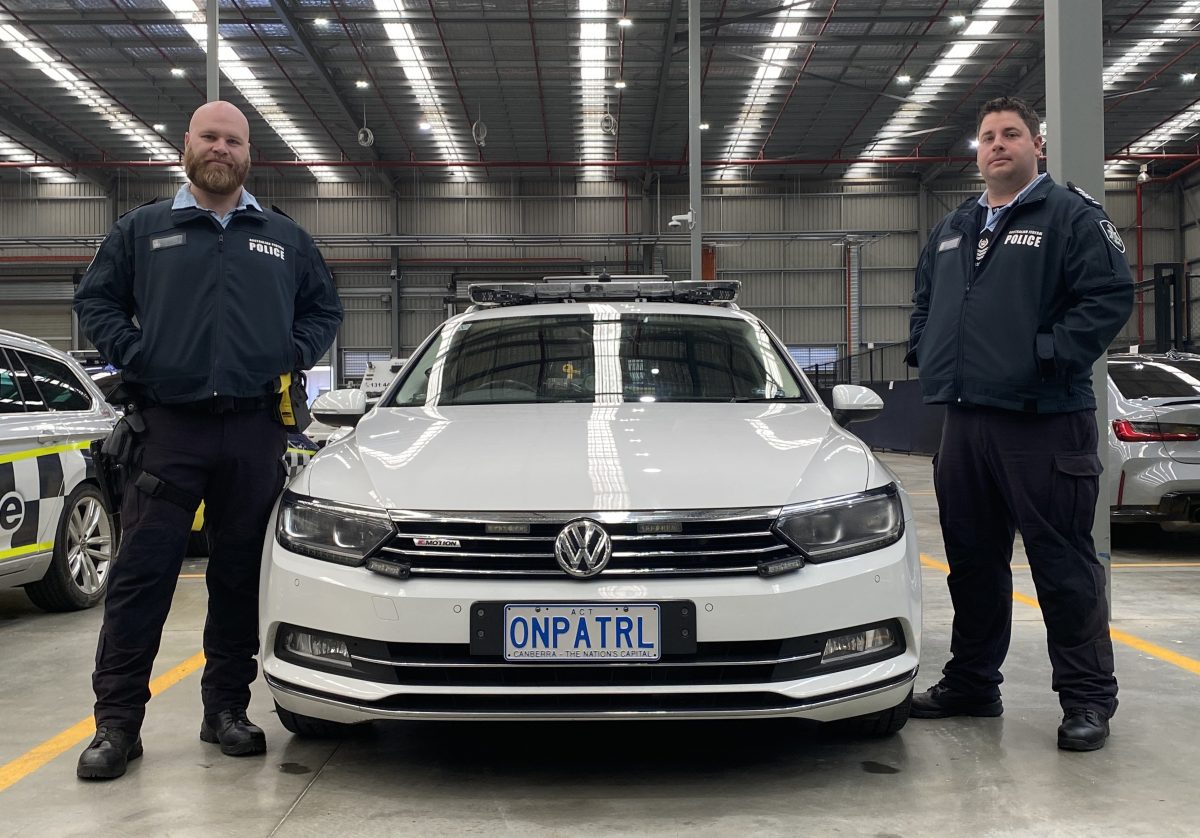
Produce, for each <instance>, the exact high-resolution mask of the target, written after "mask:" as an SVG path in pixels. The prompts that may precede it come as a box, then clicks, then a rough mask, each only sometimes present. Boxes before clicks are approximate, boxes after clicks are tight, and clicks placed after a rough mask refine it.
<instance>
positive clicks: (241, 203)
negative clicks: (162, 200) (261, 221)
mask: <svg viewBox="0 0 1200 838" xmlns="http://www.w3.org/2000/svg"><path fill="white" fill-rule="evenodd" d="M188 186H189V184H186V183H185V184H184V185H183V186H181V187H179V191H178V192H176V193H175V200H174V201H173V202H172V203H171V209H173V210H177V209H189V208H190V207H196V208H197V209H202V210H204V211H205V212H208V213H211V214H212V217H213V218H215V219H217V222H218V223H219V224H220V225H221V226H222V227H228V226H229V221H230V219H232V218H233V214H234V213H235V212H242V211H243V210H246V209H248V208H249V207H254V208H255V209H256V210H258V211H259V212H262V206H260V205H259V203H258V199H256V198H255V197H254V196H253V195H251V194H250V190H249V189H246V188H245V187H242V197H241V198H239V199H238V205H237V206H236V207H234V208H233V209H231V210H230V211H229V212H227V213H225V214H224V215H217V213H216V210H210V209H208V208H207V207H202V206H200V205H199V204H198V203H196V196H195V195H193V194H192V190H190V189H188Z"/></svg>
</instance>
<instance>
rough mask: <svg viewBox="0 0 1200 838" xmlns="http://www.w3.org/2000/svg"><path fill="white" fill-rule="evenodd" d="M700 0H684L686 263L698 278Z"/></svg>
mask: <svg viewBox="0 0 1200 838" xmlns="http://www.w3.org/2000/svg"><path fill="white" fill-rule="evenodd" d="M703 160H704V155H703V154H701V149H700V0H688V209H689V211H690V212H691V213H692V220H691V233H692V238H691V247H690V248H689V251H690V264H691V269H692V274H691V275H692V279H696V280H698V279H700V268H701V261H702V260H701V256H700V242H701V236H702V235H703V233H704V224H703V220H704V216H703V214H702V212H701V209H700V189H701V187H700V169H701V161H703Z"/></svg>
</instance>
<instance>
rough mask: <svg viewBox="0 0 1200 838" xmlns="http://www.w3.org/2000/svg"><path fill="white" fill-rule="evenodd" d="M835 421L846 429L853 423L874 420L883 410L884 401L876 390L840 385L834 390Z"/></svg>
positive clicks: (856, 385) (852, 385) (854, 385)
mask: <svg viewBox="0 0 1200 838" xmlns="http://www.w3.org/2000/svg"><path fill="white" fill-rule="evenodd" d="M832 403H833V421H835V422H837V423H838V424H839V425H841V426H843V427H845V426H846V425H849V424H850V423H851V422H865V421H867V420H870V419H874V418H875V417H876V416H878V415H879V412H880V411H881V410H883V399H881V398H879V394H878V393H876V392H875V391H874V390H869V389H867V388H866V387H861V386H859V385H858V384H839V385H837V386H836V387H834V388H833V399H832Z"/></svg>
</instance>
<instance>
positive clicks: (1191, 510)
mask: <svg viewBox="0 0 1200 838" xmlns="http://www.w3.org/2000/svg"><path fill="white" fill-rule="evenodd" d="M1108 418H1109V429H1108V459H1107V461H1106V463H1105V466H1106V470H1107V485H1108V488H1109V504H1110V507H1111V518H1112V522H1113V523H1114V524H1116V523H1139V522H1142V523H1155V524H1159V525H1160V526H1161V527H1162V528H1163V529H1164V530H1167V531H1169V532H1171V531H1195V532H1200V355H1197V354H1189V353H1181V352H1169V353H1166V354H1161V355H1112V356H1109V359H1108Z"/></svg>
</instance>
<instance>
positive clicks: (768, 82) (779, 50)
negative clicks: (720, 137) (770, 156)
mask: <svg viewBox="0 0 1200 838" xmlns="http://www.w3.org/2000/svg"><path fill="white" fill-rule="evenodd" d="M811 5H812V4H811V3H796V4H794V5H792V6H791V7H789V8H787V9H784V10H783V11H782V12H780V15H779V18H778V19H777V20H776V21H775V25H774V27H772V29H771V37H772V38H795V37H796V36H797V35H799V34H800V28H801V24H802V23H803V21H804V19H805V17H806V12H807V11H808V8H809V6H811ZM795 52H796V50H795V47H793V46H792V45H791V44H787V43H780V42H774V43H769V44H767V46H766V47H764V48H763V50H762V52H761V53H760V58H761V60H762V61H763V64H762V65H761V66H759V68H758V70H757V71H756V72H755V74H754V80H753V81H752V82H751V83H750V87H749V88H748V89H747V90H746V94H745V97H744V98H743V100H742V107H741V110H740V111H739V113H738V116H737V119H736V120H734V122H733V124H732V125H731V126H730V131H729V134H728V135H727V136H728V141H727V143H726V145H725V151H724V152H723V154H722V156H723V157H724V158H725V159H726V160H727V161H732V160H735V159H738V158H743V157H748V156H753V155H757V154H758V152H759V150H760V149H761V147H762V140H763V136H762V135H763V132H764V130H765V128H764V117H765V115H766V114H765V110H766V109H765V105H766V103H767V102H768V101H770V99H771V93H772V92H773V91H774V90H775V88H776V87H778V86H779V85H780V84H781V82H780V79H782V78H783V71H784V69H785V64H784V62H786V61H788V60H790V59H791V58H792V56H793V55H795ZM739 176H740V172H739V171H738V170H737V169H736V168H735V167H734V166H732V165H727V166H725V167H723V168H722V169H721V170H720V174H719V175H718V177H720V178H722V179H725V180H728V179H730V178H736V177H739Z"/></svg>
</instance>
